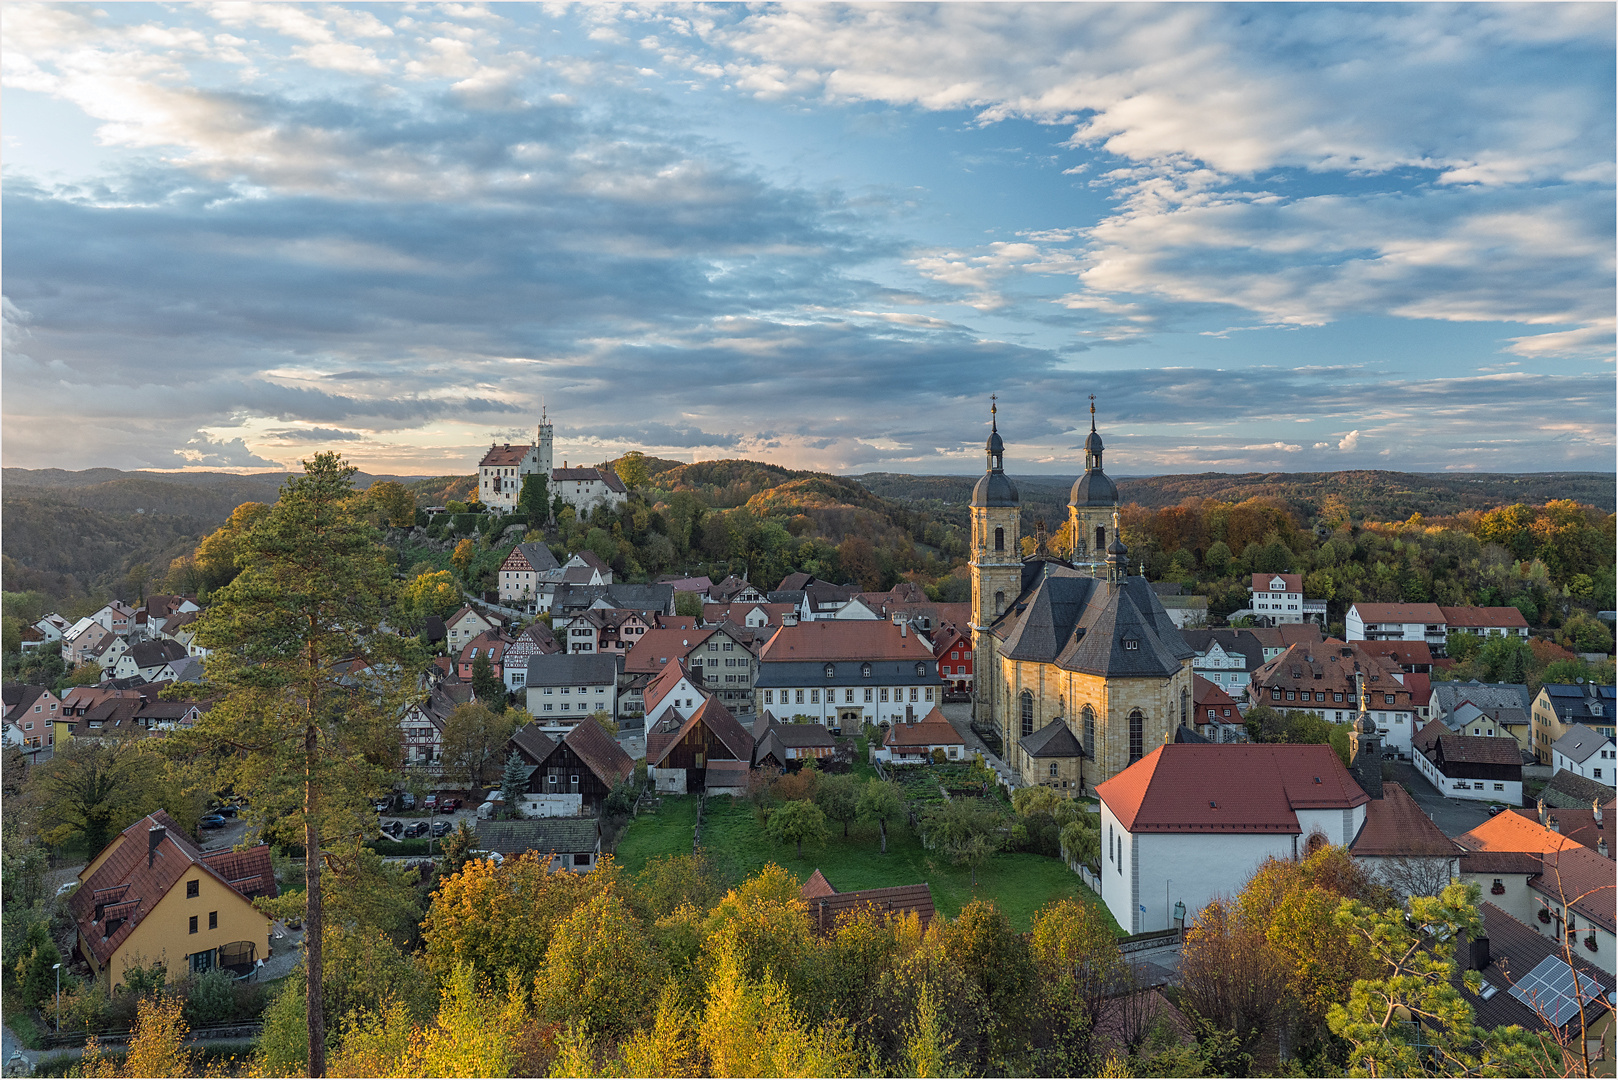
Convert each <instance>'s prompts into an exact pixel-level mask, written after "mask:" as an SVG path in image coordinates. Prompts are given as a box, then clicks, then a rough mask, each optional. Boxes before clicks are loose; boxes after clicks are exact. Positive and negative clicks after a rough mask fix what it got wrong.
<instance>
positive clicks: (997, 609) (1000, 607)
mask: <svg viewBox="0 0 1618 1080" xmlns="http://www.w3.org/2000/svg"><path fill="white" fill-rule="evenodd" d="M1004 610H1006V594H1005V593H1003V592H997V593H995V594H994V613H995V614H996V615H998V614H1000V613H1001V612H1002V611H1004Z"/></svg>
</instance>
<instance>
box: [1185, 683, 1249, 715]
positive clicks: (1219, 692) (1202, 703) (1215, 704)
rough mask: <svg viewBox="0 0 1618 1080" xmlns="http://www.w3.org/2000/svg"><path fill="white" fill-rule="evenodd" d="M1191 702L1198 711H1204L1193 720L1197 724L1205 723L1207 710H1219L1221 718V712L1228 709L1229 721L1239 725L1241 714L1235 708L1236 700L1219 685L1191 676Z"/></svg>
mask: <svg viewBox="0 0 1618 1080" xmlns="http://www.w3.org/2000/svg"><path fill="white" fill-rule="evenodd" d="M1191 700H1192V701H1193V702H1194V703H1195V704H1196V706H1197V708H1198V709H1200V710H1204V711H1202V712H1199V713H1198V714H1197V716H1196V718H1195V719H1196V721H1197V723H1199V724H1203V723H1207V719H1208V714H1207V712H1206V710H1207V709H1218V710H1221V711H1220V717H1221V718H1224V717H1225V714H1224V712H1223V710H1225V709H1229V710H1230V716H1229V719H1231V720H1233V721H1235V722H1236V723H1241V719H1242V717H1241V712H1240V711H1239V710H1238V709H1237V708H1236V699H1235V698H1233V697H1231V696H1230V695H1229V694H1227V693H1225V691H1224V688H1223V687H1221V686H1220V685H1219V684H1217V683H1214V682H1210V681H1208V680H1207V679H1204V678H1203V677H1202V676H1201V675H1193V676H1191Z"/></svg>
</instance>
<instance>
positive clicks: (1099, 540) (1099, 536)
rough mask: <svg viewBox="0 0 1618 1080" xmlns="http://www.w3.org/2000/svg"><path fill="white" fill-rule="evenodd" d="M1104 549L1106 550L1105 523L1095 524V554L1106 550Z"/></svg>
mask: <svg viewBox="0 0 1618 1080" xmlns="http://www.w3.org/2000/svg"><path fill="white" fill-rule="evenodd" d="M1106 550H1107V527H1106V526H1105V525H1097V526H1096V554H1097V555H1101V554H1104V553H1105V552H1106Z"/></svg>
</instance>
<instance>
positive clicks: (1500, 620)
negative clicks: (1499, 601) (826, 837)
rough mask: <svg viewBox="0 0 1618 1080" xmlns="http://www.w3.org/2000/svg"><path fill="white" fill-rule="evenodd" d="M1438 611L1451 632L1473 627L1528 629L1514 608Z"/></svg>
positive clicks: (1525, 621) (1456, 608)
mask: <svg viewBox="0 0 1618 1080" xmlns="http://www.w3.org/2000/svg"><path fill="white" fill-rule="evenodd" d="M1438 610H1439V611H1442V612H1443V613H1444V623H1445V625H1447V626H1448V627H1449V629H1451V630H1456V629H1460V630H1465V629H1467V628H1468V627H1473V626H1476V627H1492V626H1499V627H1508V626H1509V627H1511V628H1512V629H1515V630H1526V629H1528V620H1527V619H1525V618H1523V613H1522V612H1520V611H1518V610H1517V609H1516V608H1514V607H1440V608H1439V609H1438Z"/></svg>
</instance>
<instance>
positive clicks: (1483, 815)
mask: <svg viewBox="0 0 1618 1080" xmlns="http://www.w3.org/2000/svg"><path fill="white" fill-rule="evenodd" d="M1386 760H1387V762H1388V764H1389V765H1390V766H1391V767H1392V772H1393V774H1394V775H1393V777H1392V779H1393V780H1396V781H1397V782H1398V783H1400V784H1401V785H1403V786H1404V789H1405V791H1407V792H1409V794H1410V797H1411V798H1412V799H1415V800H1416V805H1417V806H1420V807H1421V808H1422V809H1423V810H1425V811H1427V816H1428V817H1430V818H1432V819H1433V824H1434V825H1437V826H1438V828H1439V831H1440V832H1442V833H1443V834H1444V835H1445V836H1448V837H1450V838H1451V839H1454V838H1455V837H1457V836H1459V835H1461V834H1462V833H1464V832H1470V831H1471V830H1473V829H1475V828H1477V827H1478V826H1479V825H1482V824H1483V823H1484V822H1485V821H1488V820H1489V804H1488V803H1480V802H1472V801H1470V800H1467V799H1451V798H1447V797H1445V796H1443V795H1441V794H1439V791H1438V789H1437V788H1435V787H1433V785H1432V784H1431V783H1430V782H1429V781H1428V779H1427V778H1426V777H1425V776H1423V775H1421V773H1419V772H1417V771H1416V767H1415V766H1414V765H1412V764H1410V763H1409V762H1406V761H1394V760H1393V759H1391V758H1389V759H1386Z"/></svg>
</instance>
